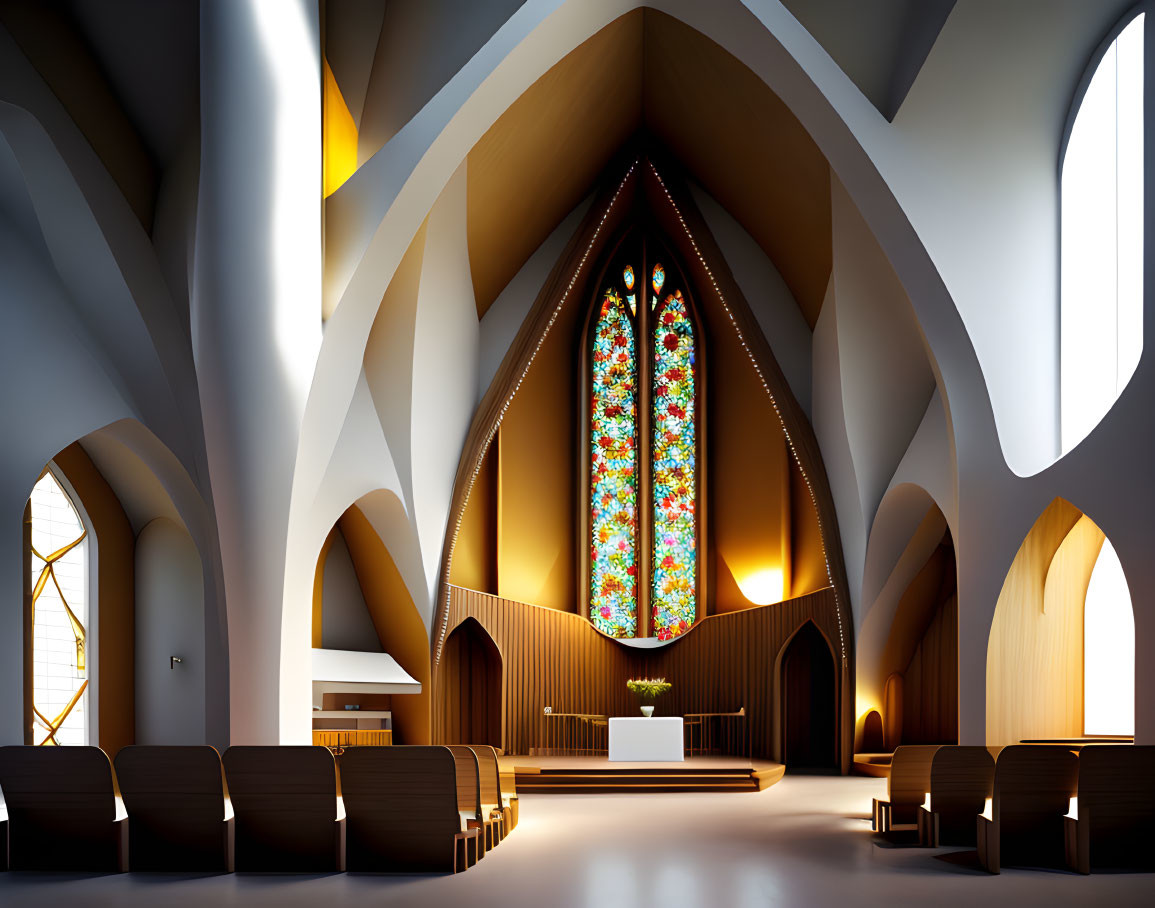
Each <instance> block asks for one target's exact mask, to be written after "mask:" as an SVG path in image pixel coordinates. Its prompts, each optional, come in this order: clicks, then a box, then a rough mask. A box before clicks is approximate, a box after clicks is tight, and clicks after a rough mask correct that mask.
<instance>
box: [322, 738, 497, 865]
mask: <svg viewBox="0 0 1155 908" xmlns="http://www.w3.org/2000/svg"><path fill="white" fill-rule="evenodd" d="M341 780H342V786H343V791H344V794H345V809H346V811H347V812H348V822H349V839H348V868H349V870H362V871H365V870H367V871H391V872H394V873H428V872H442V873H445V872H452V873H456V872H457V871H458V870H464V869H465V868H467V867H469V866H472V865H473V864H474V863H476V862H477V858H478V838H479V830H477V829H467V828H465V826H464V824H463V823H462V820H461V814H460V813H458V810H457V766H456V762H455V761H454V757H453V753H452V752H451V751H450V750H449V748H448V747H438V746H425V745H410V746H394V747H351V748H349V749H348V750H346V751H345V753H344V754H343V755H342V757H341Z"/></svg>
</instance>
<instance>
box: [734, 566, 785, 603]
mask: <svg viewBox="0 0 1155 908" xmlns="http://www.w3.org/2000/svg"><path fill="white" fill-rule="evenodd" d="M735 579H737V578H735ZM738 588H739V589H740V590H741V591H742V595H743V596H745V597H746V598H747V599H749V600H750V601H751V602H753V603H754V604H755V605H770V603H772V602H781V601H782V600H783V599H785V598H786V577H785V575H784V574H783V572H782V569H781V568H767V569H766V570H764V571H757V572H755V573H753V574H748V575H747V576H745V577H743V578H742V579H741V580H738Z"/></svg>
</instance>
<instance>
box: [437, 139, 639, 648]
mask: <svg viewBox="0 0 1155 908" xmlns="http://www.w3.org/2000/svg"><path fill="white" fill-rule="evenodd" d="M637 166H638V162H637V160H636V159H635V160H634V162H633V163H632V164H630V167H629V170H627V171H626V173H625V176H623V177H622V179H621V182H620V183H618V187H617V189H615V190H614V194H613V196H612V197H611V198H610V201H609V204H607V205H606V209H605V211H603V212H602V216H601V219H600V220H599V221H598V225H597V227H596V228H594V232H593V235H592V236H591V237H590V241H589V243H587V244H586V248H585V250H584V251H583V252H582V257H581V260H580V261H579V262H578V264H577V267H576V268H575V269H574V272H573V274H572V275H571V276H570V279H569V283H568V284H567V285H566V288H565V292H564V293H562V295H561V298H560V299H559V300H558V302H557V305H556V306H554V308H553V312H552V313H551V314H550V317H549V321H548V322H547V323H546V326H545V330H544V331H542V333H541V336H540V337H538V339H537V345H536V346H535V347H534V348H533V352H532V353H531V354H530V355H529V359H528V360H527V361H526V363H525V367H524V368H523V369H522V370H521V375H520V376H519V377H518V379H517V384H515V385H514V386H513V389H512V390H511V391H510V392H509V393H508V394H507V395H506V398H505V402H504V403H503V404H502V405H501V410H500V412H499V413H498V414H497V419H495V420H494V422H493V426H492V428H491V429H490V430H489V434H488V435H486V437H485V442H484V444H482V446H481V451H480V452H479V453H478V455H477V461H476V462H475V463H474V464H473V471H472V472H471V473H470V476H469V485H468V486H466V489H465V495H464V497H463V498H462V500H461V505H460V507H459V508H458V509H457V517H456V520H455V521H454V526H453V534H452V535H451V536H450V538H449V552H448V553H447V555H446V558H445V569H444V571H443V572H442V577H441V593H440V595H439V596H438V600H439V601H438V611H439V612H440V614H441V621H440V624H439V627H438V629H437V651H436V653H435V654H434V657H433V665H434V667H435V668H436V667H437V666H438V665H440V664H441V652H442V649H443V647H444V645H445V635H446V633H447V632H448V630H449V568H450V566H451V565H452V564H453V552H454V550H455V549H456V548H457V537H458V535H459V534H460V533H461V521H462V520H463V519H464V517H465V509H466V507H467V506H468V505H469V496H470V495H472V494H473V484H474V483H475V482H476V481H477V474H478V472H479V471H480V470H481V464H482V462H483V461H484V460H485V455H486V454H488V453H489V446H490V445H491V444H492V443H493V438H494V436H495V435H497V430H498V429H499V428H501V422H502V420H503V419H505V411H506V410H508V409H509V405H510V404H511V403H513V399H514V397H516V396H517V392H518V391H519V390H520V389H521V383H522V382H523V381H525V377H526V375H528V374H529V370H530V368H531V367H532V366H533V363H534V360H535V359H537V354H538V352H539V351H540V350H541V348H542V345H543V344H544V343H545V339H546V338H547V337H549V332H550V331H551V330H552V329H553V325H554V322H556V321H557V318H558V316H559V315H560V314H561V310H562V309H563V308H564V307H565V304H566V302H567V301H568V300H569V298H570V293H571V292H572V291H573V288H574V285H575V284H576V283H577V280H578V277H579V276H580V275H581V273H582V270H583V269H584V268H585V266H586V261H587V260H588V259H589V256H590V252H591V251H592V250H593V247H594V243H596V242H597V239H598V237H599V236H601V233H602V229H603V228H604V227H605V224H606V220H607V219H608V218H609V216H610V214H611V213H612V212H613V210H614V207H615V206H616V205H617V202H618V197H619V196H621V194H622V190H623V189H624V188H625V186H626V183H627V182H628V181H629V179H630V177H631V176H632V175H633V173H634V170H635V169H636V168H637Z"/></svg>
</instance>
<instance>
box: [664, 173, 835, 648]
mask: <svg viewBox="0 0 1155 908" xmlns="http://www.w3.org/2000/svg"><path fill="white" fill-rule="evenodd" d="M646 163H647V164H649V165H650V171H651V172H652V173H653V174H654V177H655V178H656V179H657V181H658V185H659V186H661V187H662V192H663V193H664V194H665V196H666V201H667V202H668V203H669V205H670V208H672V209H673V211H674V214H675V215H676V216H677V218H678V223H679V224H681V225H682V230H683V231H684V232H685V234H686V239H688V240H689V241H690V245H691V246H692V247H693V248H694V254H695V255H696V256H697V257H698V263H699V264H700V265H701V266H702V268H703V270H705V272H706V276H707V277H708V278H709V279H710V286H711V287H712V288H713V290H714V295H715V296H716V297H717V298H718V302H719V303H721V304H722V309H723V311H724V312H725V313H726V316H727V317H728V318H729V319H730V325H731V326H732V327H733V328H734V333H735V334H737V335H738V340H739V342H740V343H741V344H742V349H743V350H745V351H746V357H747V358H748V359H749V360H750V365H751V366H753V367H754V372H755V373H756V374H757V376H758V381H759V382H760V383H761V384H762V390H764V391H765V392H766V396H767V397H768V398H770V405H771V406H772V407H773V408H774V414H775V415H776V416H777V417H778V424H779V425H780V426H781V427H782V434H783V435H785V436H786V443H787V444H788V445H789V446H790V454H791V456H792V457H793V458H794V463H795V464H797V465H798V470H799V472H801V473H802V479H803V481H804V482H805V483H806V490H807V492H809V493H810V503H811V505H813V507H814V516H815V518H816V519H817V520H818V533H819V539H820V541H821V543H822V560H823V562H824V563H825V565H826V579H827V580H828V581H829V582H830V587H831V589H833V590H834V614H835V617H836V618H837V619H838V646H839V650H840V651H841V653H842V661H843V662H845V661H846V636H845V632H844V630H843V627H842V603H841V601H840V600H839V597H838V587H837V586H836V585H835V583H834V577H833V574H832V573H831V570H830V557H829V555H828V554H827V551H826V533H825V530H824V529H823V526H822V513H821V511H819V509H818V500H817V498H816V497H815V495H814V487H813V486H812V485H811V484H810V477H809V476H807V475H806V468H805V467H803V466H802V460H801V459H800V458H799V456H798V451H797V450H795V448H794V440H793V439H792V438H791V437H790V429H789V428H787V426H786V421H785V420H784V419H783V418H782V412H781V410H779V409H778V401H777V400H775V398H774V393H773V392H772V391H771V390H770V385H769V384H768V383H767V381H766V377H765V376H764V375H763V374H762V369H761V367H759V365H758V362H757V360H756V359H755V358H754V353H753V351H752V350H751V349H750V347H749V345H748V344H747V342H746V338H745V336H744V335H743V334H742V329H741V328H740V327H739V325H738V322H737V319H735V318H734V313H733V311H731V309H730V305H729V303H727V302H726V298H725V297H724V296H723V295H722V290H721V288H719V287H718V281H717V280H716V279H715V277H714V272H713V271H711V270H710V266H709V265H707V264H706V259H705V257H704V256H703V255H702V251H701V250H700V249H699V248H698V243H697V241H695V239H694V235H693V233H691V232H690V228H689V226H688V225H687V224H686V219H685V218H684V217H682V212H681V211H680V210H679V209H678V205H677V203H676V202H675V201H674V199H673V197H672V196H671V195H670V190H669V189H668V188H667V187H666V182H665V180H663V179H662V175H661V174H660V173H658V168H657V167H655V166H654V163H653V161H650V160H647V161H646Z"/></svg>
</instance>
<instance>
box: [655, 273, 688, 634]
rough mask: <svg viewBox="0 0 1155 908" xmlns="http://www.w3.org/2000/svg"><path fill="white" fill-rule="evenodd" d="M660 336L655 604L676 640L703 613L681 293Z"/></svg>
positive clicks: (662, 625)
mask: <svg viewBox="0 0 1155 908" xmlns="http://www.w3.org/2000/svg"><path fill="white" fill-rule="evenodd" d="M655 273H656V269H655ZM655 283H656V278H655ZM653 341H654V360H653V362H654V377H653V382H654V384H653V427H652V428H653V437H652V442H651V443H652V450H651V452H650V453H651V457H652V458H653V496H654V502H653V507H654V510H653V515H654V527H653V536H654V554H653V559H654V560H653V586H652V590H651V594H652V595H651V606H652V619H653V633H654V635H655V636H656V637H658V639H659V640H669V639H670V638H672V637H677V636H678V635H679V634H684V633H685V632H686V631H687V630H689V629H690V626H691V625H692V624H693V623H694V618H695V616H696V615H697V590H696V586H697V519H696V516H695V508H696V500H697V496H696V494H695V484H696V482H695V480H696V476H695V466H696V463H695V461H696V451H697V443H696V425H695V422H696V418H695V417H696V414H695V412H694V377H695V376H694V359H695V355H694V329H693V324H692V323H691V321H690V315H689V312H688V311H687V309H686V301H685V300H684V299H683V298H682V293H681V291H680V290H677V291H675V292H674V293H672V294H670V295H669V296H667V297H666V301H665V303H664V304H663V305H662V307H661V308H660V309H659V310H658V312H657V314H656V316H655V321H654V328H653Z"/></svg>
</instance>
